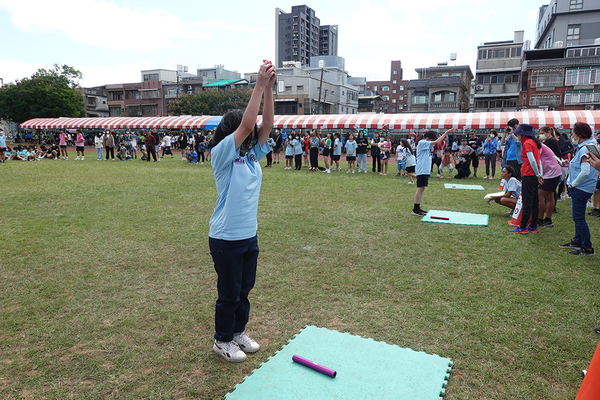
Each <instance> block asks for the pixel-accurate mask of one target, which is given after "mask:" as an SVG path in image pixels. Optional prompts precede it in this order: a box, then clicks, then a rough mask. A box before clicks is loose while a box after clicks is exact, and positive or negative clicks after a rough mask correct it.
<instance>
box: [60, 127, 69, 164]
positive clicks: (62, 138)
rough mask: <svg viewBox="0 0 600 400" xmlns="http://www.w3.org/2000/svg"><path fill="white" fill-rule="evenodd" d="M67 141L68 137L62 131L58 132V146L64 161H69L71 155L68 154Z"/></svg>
mask: <svg viewBox="0 0 600 400" xmlns="http://www.w3.org/2000/svg"><path fill="white" fill-rule="evenodd" d="M67 140H68V137H67V135H66V134H65V132H64V131H63V130H62V129H60V130H59V131H58V145H59V146H60V154H61V155H62V159H63V160H68V159H69V153H67Z"/></svg>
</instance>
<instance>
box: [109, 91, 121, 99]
mask: <svg viewBox="0 0 600 400" xmlns="http://www.w3.org/2000/svg"><path fill="white" fill-rule="evenodd" d="M110 99H111V100H125V95H124V94H123V92H122V91H119V92H110Z"/></svg>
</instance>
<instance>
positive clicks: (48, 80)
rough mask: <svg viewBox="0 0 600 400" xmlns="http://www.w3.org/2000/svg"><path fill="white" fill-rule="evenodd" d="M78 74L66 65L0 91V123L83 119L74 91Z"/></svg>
mask: <svg viewBox="0 0 600 400" xmlns="http://www.w3.org/2000/svg"><path fill="white" fill-rule="evenodd" d="M81 77H82V75H81V72H79V71H78V70H76V69H74V68H73V67H69V66H68V65H63V66H59V65H57V64H54V67H53V68H51V69H48V70H46V69H43V68H40V69H38V70H37V72H35V73H34V74H33V75H32V76H31V77H30V78H24V79H22V80H17V81H16V82H15V84H12V85H10V84H9V85H5V86H4V87H3V88H2V89H0V119H5V120H9V121H14V122H16V123H22V122H24V121H27V120H28V119H31V118H58V117H84V116H85V106H84V103H83V96H82V95H81V93H79V92H78V91H77V90H76V88H77V87H79V84H78V81H77V80H78V79H81Z"/></svg>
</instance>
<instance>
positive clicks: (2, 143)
mask: <svg viewBox="0 0 600 400" xmlns="http://www.w3.org/2000/svg"><path fill="white" fill-rule="evenodd" d="M5 147H6V136H4V135H0V148H2V149H3V148H5Z"/></svg>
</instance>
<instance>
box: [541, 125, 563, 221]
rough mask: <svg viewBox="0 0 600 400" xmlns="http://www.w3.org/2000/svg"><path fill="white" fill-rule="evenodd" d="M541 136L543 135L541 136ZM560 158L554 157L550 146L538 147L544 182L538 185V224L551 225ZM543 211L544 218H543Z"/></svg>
mask: <svg viewBox="0 0 600 400" xmlns="http://www.w3.org/2000/svg"><path fill="white" fill-rule="evenodd" d="M542 138H543V136H542ZM560 162H561V161H560V159H559V158H558V157H556V154H554V152H553V151H552V150H551V149H550V147H548V146H546V145H545V144H542V147H541V149H540V163H541V164H542V176H543V178H544V183H542V184H540V185H539V186H538V198H539V203H540V206H539V207H540V208H539V212H538V223H537V224H538V226H539V227H541V228H543V227H552V226H554V224H553V223H552V212H553V211H554V206H555V205H556V203H555V200H554V192H555V191H556V188H557V187H558V184H559V183H560V179H561V177H562V170H561V168H560V167H561V164H560ZM544 213H545V214H546V218H544Z"/></svg>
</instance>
